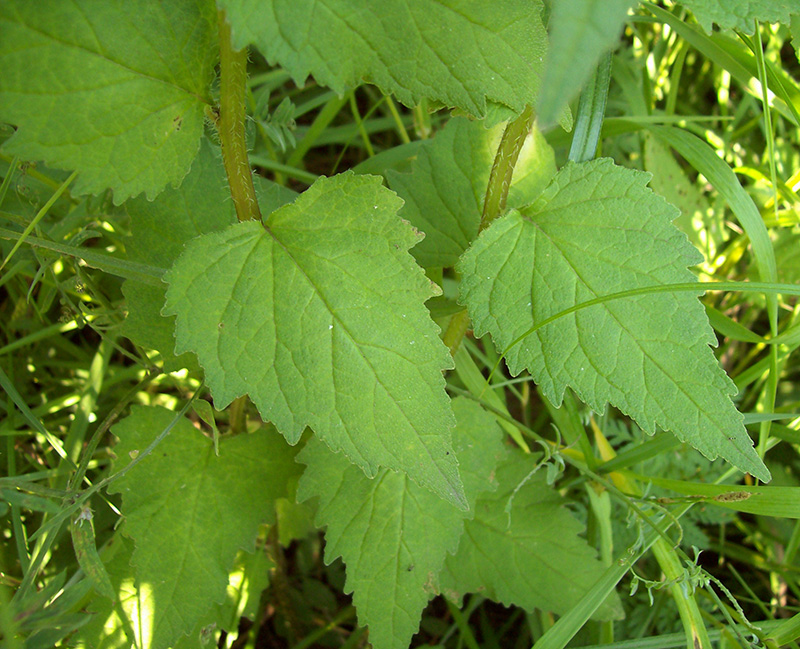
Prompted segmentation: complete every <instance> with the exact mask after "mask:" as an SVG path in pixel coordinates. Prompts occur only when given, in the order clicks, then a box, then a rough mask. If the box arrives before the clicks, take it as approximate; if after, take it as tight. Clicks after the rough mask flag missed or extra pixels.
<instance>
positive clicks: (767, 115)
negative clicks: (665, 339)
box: [755, 20, 779, 458]
mask: <svg viewBox="0 0 800 649" xmlns="http://www.w3.org/2000/svg"><path fill="white" fill-rule="evenodd" d="M755 34H756V45H757V47H756V48H755V55H756V62H757V65H758V80H759V82H760V83H761V103H762V105H763V107H764V130H765V131H766V135H767V155H768V156H769V171H770V180H771V182H772V205H773V208H774V213H775V218H776V219H777V217H778V174H777V170H776V168H775V135H774V131H773V126H772V113H771V112H770V106H769V96H768V86H767V68H766V63H765V61H764V46H763V44H762V42H761V26H760V25H759V24H758V21H757V20H756V21H755ZM768 316H769V324H770V330H771V333H772V335H773V336H776V335H777V334H778V307H777V304H776V303H772V304H770V305H769V310H768ZM769 361H770V363H769V365H770V366H769V375H768V376H767V382H766V385H765V386H764V390H763V392H762V398H761V400H760V401H761V407H762V408H763V410H764V412H774V410H775V399H776V396H777V393H778V376H779V370H778V347H777V345H772V346H771V347H770V349H769ZM771 427H772V422H771V421H769V420H767V421H764V422H762V424H761V426H760V427H759V431H758V446H757V449H758V454H759V455H760V456H761V457H762V458H763V457H764V455H765V453H766V451H767V443H768V442H769V434H770V430H771Z"/></svg>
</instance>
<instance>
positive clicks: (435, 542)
mask: <svg viewBox="0 0 800 649" xmlns="http://www.w3.org/2000/svg"><path fill="white" fill-rule="evenodd" d="M453 410H454V412H455V414H456V419H457V421H458V423H457V425H456V427H455V429H454V431H453V445H454V447H455V449H456V452H457V454H458V458H459V462H460V471H461V476H462V478H463V480H464V491H465V492H466V494H467V501H468V502H469V504H470V508H471V509H473V508H474V505H475V500H476V498H477V496H478V495H479V494H480V493H483V492H485V491H491V490H492V489H494V488H495V487H496V483H495V482H494V479H493V474H494V470H495V466H496V465H497V462H498V460H499V458H500V457H502V455H503V449H504V447H503V441H502V433H501V431H500V429H499V428H498V426H497V424H496V423H495V421H494V417H493V416H492V415H490V414H488V413H487V412H485V411H484V410H483V409H482V408H481V407H480V406H479V405H478V404H477V403H475V402H473V401H468V400H466V399H456V400H454V401H453ZM298 460H299V461H300V462H303V463H304V464H306V465H307V468H306V470H305V472H304V473H303V477H302V478H301V480H300V489H299V491H298V498H301V499H307V498H311V497H314V496H316V497H318V498H319V507H318V509H317V519H316V520H317V523H318V524H319V525H325V526H327V530H326V532H325V543H326V545H325V560H326V561H327V562H329V563H330V562H331V561H333V560H334V559H335V558H336V557H339V556H341V557H342V558H343V559H344V562H345V565H346V566H347V583H346V584H345V591H346V592H351V591H352V592H353V602H354V603H355V605H356V609H357V611H358V620H359V623H360V624H362V625H366V626H369V637H370V641H371V642H372V644H373V646H375V647H385V648H386V649H406V647H408V643H409V641H410V640H411V636H412V635H413V634H414V633H416V631H417V629H418V628H419V620H420V615H421V614H422V609H423V608H424V607H425V605H426V604H427V603H428V600H429V599H430V598H431V597H432V596H433V595H434V594H435V593H436V583H437V578H438V574H439V571H440V569H441V568H442V565H443V562H444V559H445V556H446V554H447V553H448V552H450V553H453V552H455V551H456V548H457V547H458V539H459V537H460V536H461V531H462V529H463V524H464V520H465V518H467V516H468V514H466V513H465V512H463V511H460V510H458V509H456V508H455V507H453V506H452V505H451V504H449V503H447V502H445V501H444V500H442V499H441V498H437V497H436V496H435V495H434V494H432V493H431V492H430V491H428V490H427V489H423V488H421V487H419V486H417V485H416V484H414V483H413V482H411V481H410V480H409V479H408V478H407V477H406V476H404V475H402V474H400V473H395V472H394V471H389V470H387V469H383V470H381V471H380V472H379V473H378V475H377V476H376V477H375V478H374V479H373V480H370V479H369V478H367V477H366V476H365V475H364V473H363V472H362V471H360V470H359V469H358V467H355V466H353V465H352V464H350V463H349V462H348V461H347V458H345V457H343V456H342V455H335V454H333V453H331V452H330V451H329V450H328V449H327V448H325V446H324V445H322V444H319V443H309V444H308V445H307V446H306V447H305V448H304V449H303V450H302V451H301V452H300V454H299V455H298Z"/></svg>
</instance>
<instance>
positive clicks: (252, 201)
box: [217, 11, 261, 221]
mask: <svg viewBox="0 0 800 649" xmlns="http://www.w3.org/2000/svg"><path fill="white" fill-rule="evenodd" d="M217 22H218V24H219V69H220V100H219V121H218V122H217V129H218V132H219V139H220V143H221V144H222V161H223V163H224V164H225V173H226V174H227V175H228V185H230V189H231V196H232V197H233V204H234V206H235V207H236V216H237V218H238V219H239V220H240V221H249V220H261V211H260V210H259V209H258V201H257V200H256V190H255V187H254V186H253V174H252V172H251V171H250V162H249V161H248V159H247V143H246V141H245V128H244V127H245V119H246V116H247V113H246V110H245V92H246V89H247V49H243V50H234V49H233V44H232V42H231V27H230V25H229V24H228V22H227V21H226V19H225V12H224V11H219V12H217Z"/></svg>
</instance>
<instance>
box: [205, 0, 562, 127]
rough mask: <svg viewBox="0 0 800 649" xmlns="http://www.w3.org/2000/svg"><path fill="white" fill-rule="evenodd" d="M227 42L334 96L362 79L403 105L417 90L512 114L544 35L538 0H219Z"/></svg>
mask: <svg viewBox="0 0 800 649" xmlns="http://www.w3.org/2000/svg"><path fill="white" fill-rule="evenodd" d="M219 5H220V6H221V7H222V8H223V9H225V10H226V12H227V16H228V19H229V21H230V23H231V30H232V32H233V39H234V44H235V45H236V47H240V48H241V47H244V46H246V45H249V44H254V45H255V46H256V47H257V48H258V49H259V50H260V51H261V53H262V54H263V55H264V56H265V57H266V58H267V60H268V61H269V62H270V63H278V64H280V65H281V66H282V67H284V68H285V69H286V70H287V71H288V72H289V73H290V74H291V75H292V77H294V79H295V81H296V82H298V83H302V82H303V81H304V80H305V78H306V77H307V76H308V75H309V74H311V75H313V76H314V78H315V79H316V80H317V82H318V83H320V84H322V85H325V86H328V87H330V88H332V89H333V90H335V91H336V92H337V93H339V94H342V93H344V91H345V90H346V89H347V88H352V87H354V86H356V85H358V84H359V83H361V82H362V81H368V82H370V83H374V84H375V85H377V86H378V87H380V88H381V89H382V90H384V91H385V92H387V93H394V94H395V95H396V96H397V98H398V99H399V100H400V101H401V102H403V103H404V104H406V105H408V106H413V105H415V104H417V103H419V101H420V100H421V99H422V98H423V97H426V98H428V99H432V100H436V101H440V102H442V103H443V104H444V105H446V106H450V107H458V108H461V109H463V110H465V111H466V112H468V113H470V114H472V115H478V116H483V115H484V114H485V113H486V104H487V99H488V100H490V101H495V102H499V103H501V104H505V105H506V106H509V107H510V108H512V109H513V110H514V111H515V112H517V113H519V112H521V111H522V109H523V108H524V107H525V105H526V104H529V103H531V101H532V99H533V98H534V97H535V96H536V91H537V89H538V85H539V75H540V74H541V66H542V60H543V58H544V55H545V50H546V47H547V35H546V33H545V29H544V26H543V25H542V20H541V12H542V2H541V0H498V1H497V2H491V3H485V2H462V1H460V0H447V1H446V2H428V1H427V0H384V1H383V2H380V3H375V2H369V0H300V1H298V0H220V2H219Z"/></svg>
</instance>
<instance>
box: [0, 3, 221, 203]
mask: <svg viewBox="0 0 800 649" xmlns="http://www.w3.org/2000/svg"><path fill="white" fill-rule="evenodd" d="M216 38H217V27H216V12H215V10H214V6H213V3H209V2H206V1H205V0H188V1H180V2H179V1H178V0H166V1H164V2H150V1H149V0H131V1H127V2H123V1H122V0H112V1H109V2H106V1H102V0H71V1H70V2H62V1H61V0H37V2H29V1H28V0H8V1H4V2H2V3H0V43H2V44H3V46H2V50H0V70H2V74H0V120H2V121H6V122H10V123H12V124H14V125H16V126H17V127H19V130H18V131H17V133H16V134H15V135H14V137H13V138H11V140H10V141H9V142H7V143H6V145H5V146H4V149H5V150H6V151H7V152H9V153H12V154H14V155H18V156H20V157H22V158H24V159H29V160H44V161H45V162H47V164H49V165H51V166H53V167H56V168H59V169H76V170H78V171H79V172H80V175H79V176H78V179H77V181H76V184H75V191H77V192H80V193H84V192H86V193H98V192H101V191H103V190H105V189H106V188H109V187H110V188H112V189H113V190H114V200H115V201H116V202H118V203H121V202H122V201H124V200H125V199H127V198H128V197H130V196H135V195H137V194H139V193H141V192H146V193H147V195H148V197H150V198H153V197H154V196H155V195H156V194H157V193H158V192H160V191H161V190H162V189H163V188H164V187H166V186H167V184H170V183H171V184H177V183H178V182H179V181H180V180H181V179H182V178H183V177H184V176H185V175H186V172H187V171H188V170H189V165H190V164H191V162H192V159H193V158H194V156H195V154H196V153H197V147H198V143H199V140H200V135H201V133H202V130H203V111H204V108H205V106H206V105H209V104H210V103H211V100H210V97H209V86H210V82H211V80H212V79H213V75H214V61H215V52H216V51H217V47H216Z"/></svg>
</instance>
